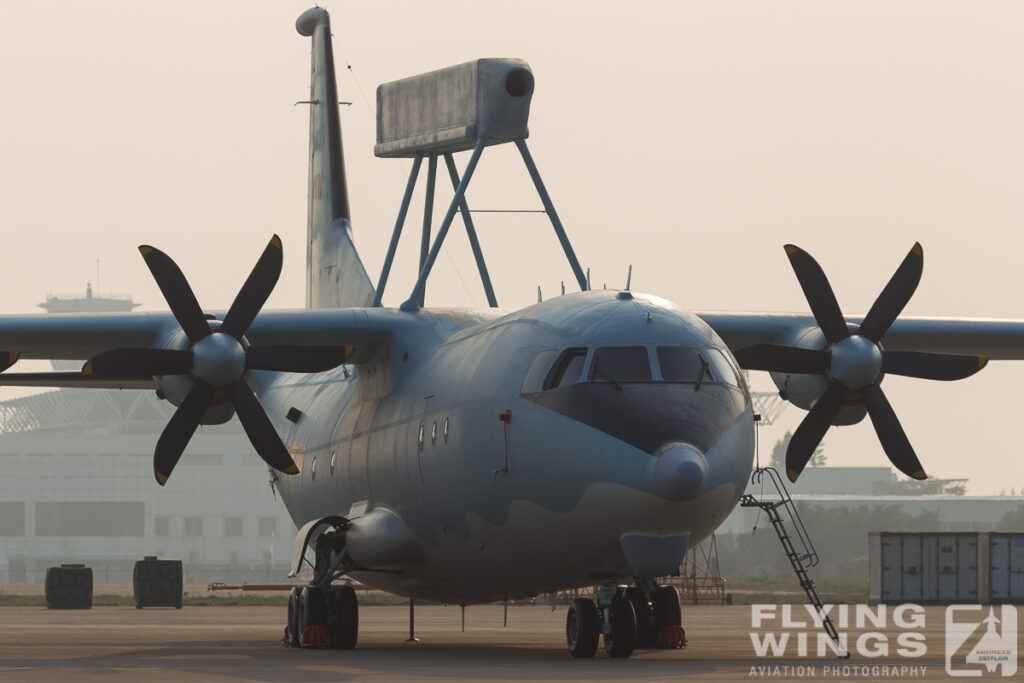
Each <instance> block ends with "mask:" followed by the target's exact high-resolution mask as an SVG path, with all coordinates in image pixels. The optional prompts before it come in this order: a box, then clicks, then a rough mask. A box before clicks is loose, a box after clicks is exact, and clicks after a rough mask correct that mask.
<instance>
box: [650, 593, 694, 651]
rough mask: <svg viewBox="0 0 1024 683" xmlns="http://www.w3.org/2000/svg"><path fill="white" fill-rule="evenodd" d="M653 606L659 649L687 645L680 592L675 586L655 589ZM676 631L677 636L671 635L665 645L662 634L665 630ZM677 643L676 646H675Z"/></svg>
mask: <svg viewBox="0 0 1024 683" xmlns="http://www.w3.org/2000/svg"><path fill="white" fill-rule="evenodd" d="M651 604H652V606H653V607H654V630H655V634H657V635H656V636H655V637H656V638H657V639H658V647H679V644H680V643H681V644H683V645H685V644H686V637H685V635H682V634H683V630H682V626H683V613H682V610H681V608H680V607H679V592H678V591H677V590H676V589H675V587H674V586H662V587H660V588H657V589H655V591H654V592H653V593H652V594H651ZM667 628H668V629H672V630H674V631H675V632H676V633H677V635H671V634H669V635H671V637H669V638H668V639H667V641H666V642H665V643H662V642H661V641H662V640H663V638H662V634H664V633H665V629H667ZM673 643H675V644H673Z"/></svg>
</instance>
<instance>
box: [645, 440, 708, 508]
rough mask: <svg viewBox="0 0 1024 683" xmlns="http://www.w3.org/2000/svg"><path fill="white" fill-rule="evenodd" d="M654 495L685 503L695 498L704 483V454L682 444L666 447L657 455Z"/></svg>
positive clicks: (705, 472) (670, 444)
mask: <svg viewBox="0 0 1024 683" xmlns="http://www.w3.org/2000/svg"><path fill="white" fill-rule="evenodd" d="M657 456H658V461H657V462H656V463H655V464H654V491H655V493H657V494H658V495H659V496H661V497H662V498H667V499H669V500H675V501H687V500H693V499H694V498H696V497H697V496H698V495H699V494H700V492H701V491H702V490H703V489H704V484H705V483H706V482H707V479H708V463H707V460H705V458H704V454H703V453H701V452H700V451H699V450H697V449H696V448H694V447H693V446H691V445H690V444H685V443H669V444H666V445H665V446H663V447H662V448H660V449H659V451H658V452H657Z"/></svg>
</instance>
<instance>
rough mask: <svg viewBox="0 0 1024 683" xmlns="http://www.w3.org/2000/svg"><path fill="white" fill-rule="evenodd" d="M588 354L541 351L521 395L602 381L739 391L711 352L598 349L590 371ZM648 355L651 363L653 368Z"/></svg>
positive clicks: (728, 366)
mask: <svg viewBox="0 0 1024 683" xmlns="http://www.w3.org/2000/svg"><path fill="white" fill-rule="evenodd" d="M588 354H589V351H588V349H586V348H584V347H573V348H568V349H564V350H563V351H561V352H560V353H559V352H558V351H556V350H553V349H548V350H544V351H540V352H539V353H538V354H537V355H536V356H535V357H534V359H533V362H531V363H530V367H529V369H528V370H527V372H526V377H525V378H524V380H523V384H522V389H521V391H522V392H523V393H532V392H537V391H548V390H551V389H558V388H560V387H566V386H569V385H572V384H577V383H579V382H607V383H610V384H612V385H613V387H615V388H620V385H621V384H622V383H624V382H672V383H689V384H696V385H697V386H698V387H700V386H702V385H704V384H726V385H728V386H732V387H742V386H743V377H742V375H741V374H740V372H739V369H738V368H737V367H736V365H735V364H734V363H733V362H732V361H731V360H730V359H729V358H728V357H727V356H726V355H725V354H724V353H723V352H722V351H721V350H720V349H716V348H708V349H701V348H697V347H695V346H658V347H652V348H651V349H650V351H648V348H647V347H645V346H603V347H599V348H597V349H595V350H594V352H593V354H590V357H591V360H590V363H589V367H588V363H587V359H588ZM652 354H653V356H654V358H653V360H655V361H656V362H655V364H654V366H653V367H652V363H651V360H652V358H651V355H652ZM556 355H557V359H556V358H555V357H556ZM549 368H550V370H549ZM542 378H543V381H542Z"/></svg>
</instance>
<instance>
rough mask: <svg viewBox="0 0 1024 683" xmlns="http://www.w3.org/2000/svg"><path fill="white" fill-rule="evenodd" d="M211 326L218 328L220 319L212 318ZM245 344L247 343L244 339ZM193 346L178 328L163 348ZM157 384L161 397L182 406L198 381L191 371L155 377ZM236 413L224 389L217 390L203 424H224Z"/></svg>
mask: <svg viewBox="0 0 1024 683" xmlns="http://www.w3.org/2000/svg"><path fill="white" fill-rule="evenodd" d="M209 323H210V328H211V329H217V327H219V326H220V321H217V320H210V321H209ZM243 345H247V344H246V342H245V341H244V340H243ZM190 347H191V343H190V342H189V339H188V337H187V336H185V333H184V332H183V331H182V330H180V329H179V330H176V331H175V332H174V333H173V334H171V336H170V337H168V338H167V341H165V342H164V346H163V348H165V349H172V350H175V351H185V350H188V349H189V348H190ZM153 381H155V382H156V386H157V395H158V396H159V397H160V398H163V399H166V400H168V401H170V402H171V403H172V404H174V405H176V406H180V405H181V404H182V402H183V401H184V400H185V397H186V396H187V395H188V392H189V391H191V390H192V387H193V386H194V385H195V383H196V378H195V377H194V376H193V375H192V374H191V373H190V374H188V375H159V376H156V377H154V378H153ZM234 414H235V408H234V406H232V405H231V401H229V400H228V397H227V395H226V394H225V393H224V392H223V391H222V390H219V389H218V390H217V391H215V392H214V394H213V400H212V401H210V407H209V408H207V409H206V412H205V413H203V420H202V424H205V425H219V424H224V423H225V422H227V421H228V420H230V419H231V418H232V416H233V415H234Z"/></svg>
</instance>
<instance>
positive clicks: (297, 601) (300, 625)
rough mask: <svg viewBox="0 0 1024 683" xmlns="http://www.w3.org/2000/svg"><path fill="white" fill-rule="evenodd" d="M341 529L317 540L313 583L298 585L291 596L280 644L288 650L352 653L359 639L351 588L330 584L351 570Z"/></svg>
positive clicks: (356, 606) (356, 608)
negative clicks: (312, 649)
mask: <svg viewBox="0 0 1024 683" xmlns="http://www.w3.org/2000/svg"><path fill="white" fill-rule="evenodd" d="M346 558H347V554H346V553H345V537H344V533H343V530H342V529H335V530H332V531H325V532H324V533H322V534H320V536H319V537H318V538H317V539H316V564H315V565H314V567H313V581H312V582H311V583H310V584H309V585H308V586H295V587H294V588H292V592H291V593H290V594H289V596H288V624H287V625H286V626H285V629H284V638H282V640H281V642H282V643H283V644H284V645H285V646H286V647H315V648H339V649H343V650H351V649H352V648H354V647H355V646H356V640H357V639H358V636H359V604H358V602H357V601H356V592H355V591H354V590H353V589H352V587H351V586H332V585H331V582H332V581H333V580H334V579H336V578H337V577H338V576H341V575H342V574H344V573H345V572H346V571H348V569H349V567H348V566H347V564H346Z"/></svg>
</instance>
